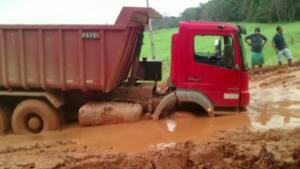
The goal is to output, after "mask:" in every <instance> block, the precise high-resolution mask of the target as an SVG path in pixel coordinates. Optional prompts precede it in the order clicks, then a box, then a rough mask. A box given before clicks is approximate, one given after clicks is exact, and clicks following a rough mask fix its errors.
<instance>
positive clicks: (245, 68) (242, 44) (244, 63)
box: [238, 33, 249, 71]
mask: <svg viewBox="0 0 300 169" xmlns="http://www.w3.org/2000/svg"><path fill="white" fill-rule="evenodd" d="M238 36H239V42H240V47H241V54H242V60H243V67H244V70H245V71H247V70H248V69H249V67H248V62H247V57H246V52H245V47H244V42H243V37H242V34H241V33H239V34H238Z"/></svg>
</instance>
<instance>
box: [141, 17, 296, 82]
mask: <svg viewBox="0 0 300 169" xmlns="http://www.w3.org/2000/svg"><path fill="white" fill-rule="evenodd" d="M238 24H240V25H243V26H245V27H246V28H247V31H248V34H252V33H253V32H254V28H255V27H260V28H261V33H262V34H264V35H265V36H266V37H267V38H268V43H267V44H266V46H265V47H264V51H263V52H264V57H265V65H275V64H277V62H278V61H277V55H276V53H275V51H274V49H273V47H272V38H273V36H274V35H275V33H276V32H275V28H276V27H277V26H278V25H280V26H282V28H283V30H284V34H285V38H286V42H287V44H288V47H289V49H290V50H291V52H292V55H293V60H294V61H296V60H300V29H299V28H300V22H292V23H274V24H261V23H238ZM176 32H178V28H172V29H163V30H157V31H154V43H155V48H156V53H157V59H158V60H161V61H163V63H164V64H163V65H164V66H163V78H164V79H166V78H168V77H169V67H170V64H171V40H172V34H173V33H176ZM244 37H245V36H244ZM245 50H246V52H247V59H248V63H249V64H248V65H250V47H249V46H248V45H246V44H245ZM141 56H142V57H148V58H151V46H150V37H149V32H145V38H144V45H143V48H142V53H141ZM284 62H286V60H284Z"/></svg>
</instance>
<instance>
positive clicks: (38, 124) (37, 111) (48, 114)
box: [12, 99, 60, 134]
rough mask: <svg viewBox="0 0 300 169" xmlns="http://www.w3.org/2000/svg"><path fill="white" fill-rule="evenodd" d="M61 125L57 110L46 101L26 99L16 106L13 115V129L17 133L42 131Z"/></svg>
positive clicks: (54, 128)
mask: <svg viewBox="0 0 300 169" xmlns="http://www.w3.org/2000/svg"><path fill="white" fill-rule="evenodd" d="M59 127H60V118H59V114H58V112H57V110H56V109H55V108H54V107H53V106H51V105H50V104H48V103H47V102H45V101H41V100H35V99H28V100H25V101H23V102H21V103H20V104H19V105H18V106H17V107H16V108H15V110H14V112H13V115H12V129H13V131H14V133H16V134H26V133H40V132H43V131H48V130H56V129H58V128H59Z"/></svg>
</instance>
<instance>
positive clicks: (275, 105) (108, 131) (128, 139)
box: [0, 71, 300, 152]
mask: <svg viewBox="0 0 300 169" xmlns="http://www.w3.org/2000/svg"><path fill="white" fill-rule="evenodd" d="M296 74H297V76H298V75H300V71H297V72H296ZM294 75H295V73H293V76H294ZM278 76H279V77H278ZM278 76H276V78H277V79H279V80H275V81H276V83H277V85H275V86H274V83H273V81H274V79H272V77H264V78H262V79H263V80H258V81H255V82H253V83H252V84H251V104H250V106H249V108H248V110H247V112H241V113H233V114H232V115H223V116H217V117H215V118H208V117H195V116H194V115H192V114H189V113H186V112H177V113H175V114H174V115H173V116H172V117H171V118H170V119H163V120H160V121H151V120H144V121H139V122H136V123H130V124H117V125H106V126H98V127H86V128H83V127H79V126H78V125H73V126H67V127H66V128H65V129H64V130H62V131H58V132H49V133H46V134H41V135H32V136H28V135H27V136H16V135H7V136H2V137H0V143H1V145H4V146H5V145H15V144H18V143H24V142H25V143H26V142H33V141H44V140H63V139H76V140H78V142H79V143H80V145H88V146H89V147H95V148H99V149H108V150H110V151H124V152H140V151H146V150H148V149H151V148H153V147H157V146H158V147H164V146H168V145H172V144H174V143H175V142H183V141H188V140H192V141H194V142H196V143H197V142H205V141H209V140H210V139H212V138H213V136H214V135H215V134H216V133H217V132H219V131H220V130H226V129H232V128H240V127H250V128H252V129H254V130H265V129H272V128H293V127H296V126H300V90H299V85H298V86H297V85H291V86H288V85H287V83H286V80H285V81H284V82H282V83H281V82H280V76H282V79H287V78H285V76H288V77H290V76H291V75H290V74H289V73H285V74H283V75H278ZM295 76H296V75H295ZM298 77H300V76H298ZM268 80H269V83H266V82H268ZM262 83H264V84H263V87H262V85H261V84H262ZM290 84H300V83H298V82H297V81H295V79H294V81H291V82H290Z"/></svg>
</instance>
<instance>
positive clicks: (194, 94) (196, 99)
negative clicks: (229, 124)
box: [152, 89, 215, 120]
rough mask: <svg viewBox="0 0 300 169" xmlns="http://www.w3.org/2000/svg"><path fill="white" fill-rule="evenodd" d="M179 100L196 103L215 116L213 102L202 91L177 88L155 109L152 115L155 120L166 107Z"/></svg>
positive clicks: (173, 105)
mask: <svg viewBox="0 0 300 169" xmlns="http://www.w3.org/2000/svg"><path fill="white" fill-rule="evenodd" d="M178 102H192V103H196V104H198V105H199V106H201V107H203V109H204V110H205V111H206V112H207V113H208V115H209V116H210V117H214V116H215V114H214V106H213V104H212V102H211V101H210V100H209V99H208V98H207V97H206V96H205V95H204V94H202V93H200V92H198V91H194V90H182V89H179V90H176V91H175V92H173V93H170V94H168V95H167V96H165V97H164V98H163V99H162V100H161V102H160V103H159V104H158V106H157V107H156V109H155V112H154V114H153V115H152V118H153V120H158V119H159V117H160V115H161V113H162V111H163V110H164V109H166V108H170V107H175V105H176V104H177V103H178Z"/></svg>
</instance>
